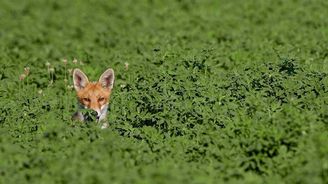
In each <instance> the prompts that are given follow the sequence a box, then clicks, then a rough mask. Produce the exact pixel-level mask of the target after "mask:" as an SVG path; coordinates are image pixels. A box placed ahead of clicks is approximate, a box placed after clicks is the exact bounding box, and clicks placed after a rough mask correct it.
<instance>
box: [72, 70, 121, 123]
mask: <svg viewBox="0 0 328 184" xmlns="http://www.w3.org/2000/svg"><path fill="white" fill-rule="evenodd" d="M114 78H115V77H114V70H113V69H111V68H109V69H107V70H106V71H105V72H104V73H103V74H102V75H101V76H100V78H99V80H98V81H97V82H89V80H88V77H87V76H86V75H85V74H84V73H83V72H82V71H81V70H80V69H74V71H73V82H74V88H75V90H76V93H77V97H78V101H79V103H80V105H81V106H82V107H83V108H85V109H92V110H93V111H95V112H96V113H97V119H99V118H101V116H105V114H104V113H106V111H107V107H108V103H109V97H110V94H111V92H112V89H113V85H114Z"/></svg>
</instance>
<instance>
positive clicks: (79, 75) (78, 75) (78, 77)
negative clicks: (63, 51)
mask: <svg viewBox="0 0 328 184" xmlns="http://www.w3.org/2000/svg"><path fill="white" fill-rule="evenodd" d="M73 82H74V88H75V90H76V91H79V90H81V89H83V88H84V87H85V86H86V85H87V84H88V83H89V80H88V77H87V76H86V75H85V74H84V73H83V72H82V71H81V70H80V69H77V68H76V69H74V71H73Z"/></svg>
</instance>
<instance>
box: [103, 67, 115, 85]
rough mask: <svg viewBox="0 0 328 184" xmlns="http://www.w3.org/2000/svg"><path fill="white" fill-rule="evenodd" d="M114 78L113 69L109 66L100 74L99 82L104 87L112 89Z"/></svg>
mask: <svg viewBox="0 0 328 184" xmlns="http://www.w3.org/2000/svg"><path fill="white" fill-rule="evenodd" d="M114 79H115V76H114V70H113V69H111V68H109V69H107V70H106V71H105V72H104V73H103V74H102V75H101V76H100V78H99V82H100V84H101V85H102V86H103V87H104V88H106V89H109V90H111V89H113V85H114Z"/></svg>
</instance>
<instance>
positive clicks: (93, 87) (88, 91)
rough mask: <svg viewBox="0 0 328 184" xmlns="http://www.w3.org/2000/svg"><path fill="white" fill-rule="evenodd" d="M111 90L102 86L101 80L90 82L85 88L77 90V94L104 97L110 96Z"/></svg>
mask: <svg viewBox="0 0 328 184" xmlns="http://www.w3.org/2000/svg"><path fill="white" fill-rule="evenodd" d="M110 92H111V91H110V90H109V89H105V88H103V87H102V85H101V83H100V82H90V83H88V84H87V85H86V86H85V88H83V89H81V90H79V91H78V92H77V96H78V97H80V98H83V97H103V98H108V97H109V95H110Z"/></svg>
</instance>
